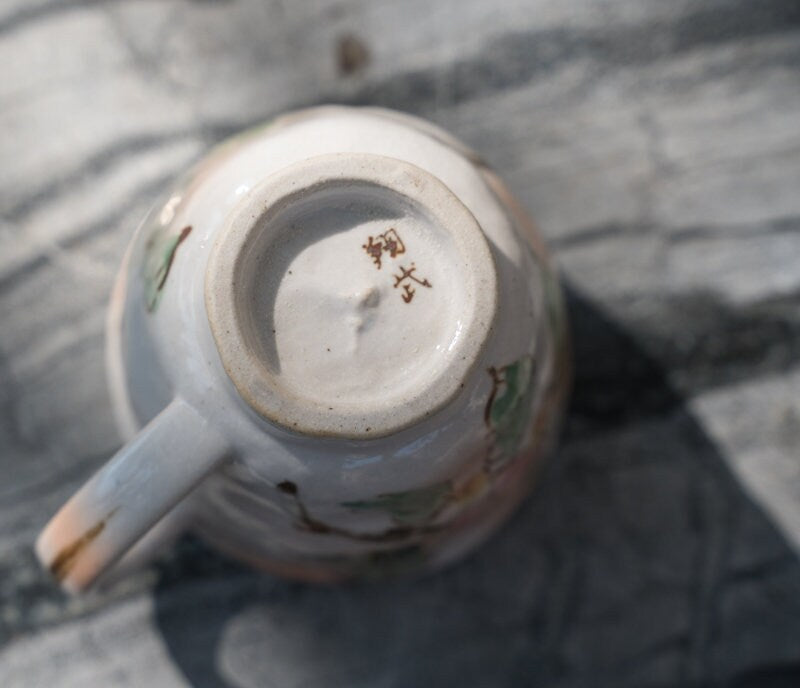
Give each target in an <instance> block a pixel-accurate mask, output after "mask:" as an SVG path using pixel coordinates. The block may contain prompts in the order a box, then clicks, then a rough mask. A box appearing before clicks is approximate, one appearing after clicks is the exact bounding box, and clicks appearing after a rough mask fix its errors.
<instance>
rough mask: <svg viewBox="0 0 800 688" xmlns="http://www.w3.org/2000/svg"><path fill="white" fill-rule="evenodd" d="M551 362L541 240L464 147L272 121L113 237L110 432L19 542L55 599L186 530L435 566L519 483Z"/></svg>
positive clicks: (373, 116) (376, 572)
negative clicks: (123, 249)
mask: <svg viewBox="0 0 800 688" xmlns="http://www.w3.org/2000/svg"><path fill="white" fill-rule="evenodd" d="M566 360H567V342H566V325H565V322H564V313H563V306H562V302H561V295H560V290H559V287H558V284H557V281H556V278H555V276H554V273H553V269H552V267H551V266H550V264H549V262H548V259H547V256H546V255H545V252H544V249H543V247H542V244H541V241H540V240H539V239H538V237H537V236H536V232H535V229H534V228H533V225H532V223H531V222H530V220H529V219H528V218H527V216H526V215H525V214H524V212H523V211H521V210H520V208H519V205H518V204H517V203H516V202H515V201H514V200H513V199H512V197H511V196H510V194H509V193H508V191H507V189H506V188H505V186H504V185H503V184H502V182H501V181H500V180H499V178H498V177H497V176H496V175H495V174H494V173H493V172H491V171H490V170H489V169H488V168H487V167H486V166H485V165H483V164H482V163H481V162H480V161H479V160H478V158H477V157H476V156H475V155H474V154H473V153H472V152H470V151H469V150H468V149H466V148H464V147H463V146H462V145H461V144H459V143H457V142H456V141H454V140H453V139H452V138H450V137H449V136H448V135H447V134H445V133H444V132H442V131H441V130H439V129H437V128H435V127H433V126H432V125H430V124H428V123H425V122H423V121H421V120H418V119H415V118H411V117H408V116H405V115H401V114H399V113H393V112H389V111H385V110H377V109H354V108H342V107H325V108H315V109H312V110H305V111H301V112H297V113H292V114H289V115H286V116H284V117H281V118H279V119H277V120H275V121H273V122H271V123H268V124H266V125H264V126H263V127H260V128H257V129H254V130H251V131H249V132H246V133H245V134H242V135H240V136H239V137H237V138H235V139H232V140H231V141H229V142H227V143H226V144H224V145H223V146H221V147H218V148H217V149H215V150H214V151H212V152H211V153H210V154H209V155H208V156H207V157H206V158H205V159H204V160H202V161H201V162H200V163H199V164H198V165H197V166H196V167H195V168H194V169H193V170H191V171H190V172H189V173H188V174H187V175H186V176H185V177H184V178H183V179H182V180H180V181H179V182H178V183H177V184H176V185H175V187H174V188H173V189H172V190H170V192H169V193H168V194H166V195H165V198H164V200H163V201H162V202H160V203H159V204H158V205H157V206H156V207H155V208H154V210H153V211H152V212H151V213H150V215H149V216H148V217H147V218H146V219H145V221H144V223H143V225H142V226H141V227H140V229H139V231H138V232H137V234H136V236H135V237H134V239H133V241H132V243H131V246H130V247H129V250H128V253H127V255H126V258H125V261H124V264H123V267H122V270H121V271H120V276H119V279H118V283H117V286H116V289H115V293H114V296H113V298H112V304H111V309H110V313H109V326H108V368H109V377H110V381H111V392H112V398H113V400H114V407H115V412H116V414H117V417H118V420H119V425H120V428H121V431H122V433H123V435H124V436H125V437H126V439H128V440H129V443H128V444H127V445H126V446H125V447H123V448H122V449H121V450H120V452H119V453H118V454H117V455H115V456H114V457H113V458H112V459H111V460H110V462H109V463H108V464H107V465H106V467H104V468H103V469H101V471H100V472H99V473H98V474H97V475H96V476H94V477H93V478H92V479H91V480H90V481H89V482H88V483H87V484H86V485H85V486H84V487H83V488H81V490H80V491H79V492H78V493H77V494H76V495H75V496H74V497H73V498H72V500H70V502H68V503H67V505H65V507H64V508H63V509H62V511H61V512H59V514H57V515H56V516H55V517H54V519H53V521H51V523H50V524H49V525H48V526H47V528H46V529H45V531H43V533H42V535H41V536H40V539H39V541H38V543H37V552H38V554H39V556H40V558H41V560H42V561H43V563H44V564H45V565H46V566H48V567H49V568H50V569H51V570H52V571H53V573H54V574H55V575H56V576H57V577H58V578H59V579H60V580H61V581H62V583H63V584H64V586H65V587H67V588H68V589H71V590H81V589H83V588H85V587H87V586H88V585H90V584H91V583H92V582H93V581H94V580H95V579H96V578H97V577H98V576H99V575H100V574H101V573H103V572H104V571H106V570H111V569H113V568H114V565H115V564H117V563H118V562H119V561H120V559H122V560H123V561H126V560H127V561H139V560H141V559H142V557H143V555H144V554H148V553H149V552H150V551H152V550H153V549H154V548H155V547H156V546H157V545H159V544H163V542H164V541H165V540H166V539H167V535H168V534H169V535H174V534H175V533H178V532H181V531H182V530H186V529H190V530H194V531H196V532H197V533H199V534H200V535H201V536H202V537H204V538H206V539H207V540H209V541H210V542H211V543H213V544H214V545H216V546H218V547H219V548H221V549H223V550H225V551H226V552H228V553H230V554H232V555H234V556H237V557H239V558H241V559H244V560H246V561H249V562H252V563H253V564H256V565H258V566H261V567H263V568H266V569H268V570H271V571H274V572H277V573H281V574H284V575H289V576H294V577H300V578H305V579H308V580H339V579H344V578H349V577H365V576H366V577H372V576H382V575H391V574H397V573H409V572H423V571H426V570H430V569H433V568H435V567H438V566H441V565H443V564H445V563H447V562H449V561H452V560H454V559H455V558H457V557H458V556H461V555H462V554H464V553H465V552H467V551H468V550H469V549H471V548H472V547H474V546H476V545H477V544H478V543H479V542H481V541H482V540H483V539H484V538H485V537H486V536H487V535H488V534H489V533H490V532H491V531H492V530H494V529H495V528H496V527H497V526H498V525H499V524H500V523H501V522H502V521H503V519H505V518H506V517H507V515H508V514H509V513H510V512H511V511H512V510H513V508H514V507H515V506H516V505H517V504H518V502H519V501H520V500H521V499H522V498H523V497H524V495H525V494H526V493H527V492H528V491H529V490H530V488H531V486H532V484H533V481H532V477H533V475H534V474H535V472H536V470H537V468H538V467H539V465H540V463H541V459H542V457H543V455H544V454H545V453H546V451H547V450H548V449H549V448H550V447H551V445H552V441H553V438H554V436H555V432H556V429H557V426H558V420H559V416H560V413H561V410H562V406H563V401H564V396H565V389H566V385H567V378H568V372H567V363H566ZM117 568H119V566H117Z"/></svg>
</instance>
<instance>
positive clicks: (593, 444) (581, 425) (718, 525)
mask: <svg viewBox="0 0 800 688" xmlns="http://www.w3.org/2000/svg"><path fill="white" fill-rule="evenodd" d="M567 301H568V308H569V316H570V322H571V327H572V330H573V341H574V363H575V382H574V389H573V394H572V398H571V403H570V407H569V411H568V416H567V422H566V427H565V431H564V436H563V438H562V442H561V447H560V450H559V452H558V453H557V455H556V456H555V457H553V459H552V460H551V461H550V463H549V464H548V467H547V469H546V470H545V471H544V473H543V474H542V476H541V480H540V483H539V485H538V487H537V488H536V490H535V492H534V494H533V495H532V496H531V498H529V499H528V500H527V501H526V502H525V503H524V504H523V506H522V508H521V509H520V510H519V511H518V512H517V514H516V515H515V516H514V518H513V519H512V520H511V522H510V523H509V524H508V525H507V526H505V527H504V528H503V529H502V530H501V532H500V533H499V534H497V535H496V536H495V537H494V538H493V539H492V540H491V541H490V542H489V543H488V544H486V545H485V546H483V547H482V548H481V549H480V550H479V551H478V552H476V553H475V554H473V555H472V556H471V557H470V558H468V559H467V560H466V561H464V562H462V563H460V564H458V565H456V566H454V567H452V568H450V569H448V570H446V571H444V572H442V573H440V574H437V575H434V576H430V577H428V578H425V579H422V580H418V581H412V582H393V583H386V584H358V585H347V586H343V587H315V586H309V585H305V584H299V583H290V582H284V581H280V580H277V579H275V578H272V577H268V576H265V575H262V574H259V573H256V572H253V571H251V570H249V569H245V568H244V567H241V566H240V565H238V564H236V563H234V562H231V561H229V560H226V559H224V558H222V557H221V556H219V555H217V554H215V553H213V552H211V551H210V550H208V549H207V548H205V547H204V546H203V545H202V544H201V543H199V542H197V541H194V540H191V539H185V540H184V541H183V542H182V543H181V544H180V545H179V547H178V553H177V554H176V556H175V557H173V558H172V559H171V560H170V561H169V562H167V563H163V564H162V565H161V566H160V578H159V583H158V585H157V588H156V592H155V622H156V625H157V627H158V629H159V631H160V632H161V634H162V636H163V640H164V644H165V647H166V649H167V651H168V652H169V655H170V656H171V658H172V660H173V661H174V663H175V665H176V667H177V668H178V669H179V670H180V671H181V672H182V673H183V675H184V677H185V678H186V680H187V681H188V682H189V684H191V685H193V686H196V687H197V688H217V687H225V688H227V687H228V686H245V685H253V686H255V685H259V686H267V685H276V686H293V687H294V686H297V687H298V688H299V687H301V686H302V687H303V688H312V687H314V688H316V687H320V688H322V687H323V686H324V687H326V688H327V687H330V686H348V687H349V688H355V687H360V686H398V687H400V686H454V685H458V686H460V688H465V687H471V686H493V687H502V686H525V685H541V686H550V685H558V686H573V685H574V686H586V685H590V686H606V685H608V686H637V687H639V686H672V685H675V686H677V685H707V684H708V683H711V682H714V683H722V684H723V685H731V686H782V685H786V686H788V685H800V666H798V665H797V664H792V662H791V661H787V662H785V663H783V664H781V663H777V664H775V665H771V666H769V667H763V666H762V667H760V668H759V669H757V670H751V669H748V667H752V666H753V662H751V663H748V658H749V657H763V656H770V653H771V654H772V656H776V657H780V656H781V652H782V648H790V647H791V646H792V640H791V637H794V638H795V639H796V638H797V637H800V605H799V604H798V602H797V600H798V599H800V562H798V560H797V558H796V557H795V556H794V555H793V553H792V552H791V550H790V549H789V547H788V546H787V544H786V543H785V542H784V540H783V539H782V537H781V536H780V535H778V533H777V532H776V531H775V529H774V527H773V526H772V525H771V524H770V523H769V522H768V521H767V519H766V518H765V517H764V516H763V514H762V513H761V511H760V509H759V508H758V507H757V506H755V505H754V504H753V503H752V502H751V500H750V499H749V498H748V497H747V496H746V495H745V494H744V492H743V491H742V489H741V487H740V486H739V485H738V483H737V482H736V480H735V479H734V478H733V477H732V475H731V474H730V472H729V469H728V468H727V466H726V463H725V461H724V459H723V458H722V456H721V455H720V454H719V451H718V450H717V449H716V448H715V446H714V444H713V443H712V442H711V441H710V440H709V438H708V437H707V436H706V435H705V434H704V432H703V430H702V428H701V427H700V426H699V424H698V423H697V421H696V420H695V419H694V418H693V417H692V415H691V414H690V413H689V412H688V411H687V409H686V408H685V404H684V402H683V400H682V399H681V398H680V396H679V395H678V394H677V393H676V392H675V391H674V390H673V389H672V388H671V387H670V385H669V384H668V382H667V380H666V378H665V376H664V374H663V372H662V371H661V370H660V369H659V367H658V366H657V365H656V364H655V363H654V362H653V361H652V360H651V359H650V358H649V357H648V356H647V355H646V354H645V353H644V352H643V351H642V350H641V349H640V348H639V347H638V346H637V344H636V343H635V342H634V341H633V339H632V338H631V337H630V336H628V335H627V334H626V333H625V332H623V331H622V330H621V329H620V328H619V327H618V326H617V325H615V324H614V323H613V322H612V321H611V320H610V319H609V318H608V317H606V316H605V315H604V314H603V313H602V312H601V311H600V310H599V309H598V308H597V307H595V306H593V305H592V304H591V303H590V302H589V301H588V300H587V299H586V298H584V297H583V296H581V295H580V294H578V293H577V292H576V291H575V290H572V289H569V288H568V289H567ZM764 595H767V596H769V595H773V597H774V599H772V600H766V601H765V600H764V599H761V598H759V596H761V597H762V598H763V596H764ZM753 596H756V598H758V599H755V600H754V599H753ZM787 604H789V606H790V607H792V605H793V607H792V609H791V610H787V609H786V605H787ZM790 611H791V614H790V613H789V612H790ZM767 648H769V650H768V649H767ZM759 653H760V654H759ZM783 654H784V655H786V656H790V655H792V653H791V652H790V651H789V650H788V649H787V650H786V651H785V652H783ZM795 654H796V653H795ZM792 661H796V660H792ZM737 667H741V670H738V669H737ZM712 679H713V681H712Z"/></svg>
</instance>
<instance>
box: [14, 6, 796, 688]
mask: <svg viewBox="0 0 800 688" xmlns="http://www.w3.org/2000/svg"><path fill="white" fill-rule="evenodd" d="M0 64H2V65H3V78H2V80H0V103H2V107H0V130H2V132H3V135H2V136H0V175H2V176H0V182H2V183H0V215H1V220H2V223H1V224H0V323H1V325H0V410H1V411H2V413H0V476H2V481H0V683H1V684H2V685H3V686H4V688H17V687H23V686H24V687H26V688H27V687H29V686H46V687H48V688H49V687H50V686H86V685H102V686H124V685H131V686H142V685H147V686H152V687H153V688H156V687H161V686H170V687H171V686H188V685H193V686H200V687H211V686H237V687H239V686H241V687H245V686H293V687H295V686H296V687H298V688H300V687H303V688H309V687H311V686H351V687H361V686H370V687H373V686H374V687H380V688H383V687H386V688H390V687H398V688H401V687H405V686H448V685H460V686H498V687H501V686H529V685H536V686H548V687H549V686H556V687H564V688H567V687H570V688H572V687H582V686H591V687H602V686H613V687H615V688H616V687H627V686H630V687H631V688H642V687H653V688H655V687H661V686H665V687H666V686H705V685H719V686H735V687H740V686H752V687H758V688H761V687H767V688H769V687H770V686H797V685H800V642H798V639H800V561H799V560H798V558H797V554H796V552H797V551H798V550H797V548H798V546H800V459H798V455H799V454H800V452H799V451H798V447H800V401H798V399H800V373H799V372H798V368H797V361H798V353H800V299H798V296H800V192H798V189H800V69H799V68H800V5H798V3H797V2H796V0H761V1H760V2H757V3H755V2H746V1H745V0H697V1H694V2H689V1H688V0H680V1H674V2H660V1H658V0H603V1H600V2H591V3H590V2H585V0H526V1H524V2H523V1H521V0H507V1H506V2H503V3H501V4H500V5H498V4H497V3H493V2H479V1H477V0H458V1H457V2H456V1H455V0H445V1H442V2H437V3H431V2H429V1H428V0H425V1H423V0H408V1H405V2H402V3H401V2H392V1H391V0H373V1H371V2H366V1H363V2H359V1H357V0H349V1H345V2H319V3H299V2H298V3H289V2H280V1H279V0H273V1H272V2H259V1H257V0H252V1H249V2H246V1H245V0H229V1H227V2H222V1H219V2H203V1H200V0H195V1H190V0H171V1H167V2H164V1H156V0H117V1H112V0H106V1H102V0H60V1H54V0H49V1H42V0H6V2H4V3H3V5H2V7H0ZM330 101H334V102H345V103H355V104H378V105H384V106H388V107H395V108H399V109H402V110H407V111H410V112H414V113H417V114H420V115H422V116H425V117H428V118H430V119H431V120H433V121H435V122H438V123H439V124H441V125H442V126H444V127H445V128H447V129H449V130H451V131H452V132H453V133H454V134H455V135H457V136H458V137H460V138H462V139H464V140H465V141H466V142H468V143H469V144H471V145H472V146H474V147H475V148H476V149H478V150H479V151H480V152H481V154H482V155H483V156H484V157H485V158H486V159H488V160H489V161H490V162H491V163H492V164H493V165H494V166H495V167H496V168H497V169H498V171H499V172H500V173H501V174H502V175H503V176H504V177H506V178H507V179H508V180H509V181H510V182H511V185H512V186H513V188H514V190H515V191H516V192H517V193H518V195H519V196H520V197H521V199H522V200H523V202H524V203H525V205H527V206H528V207H529V208H530V209H531V210H532V212H533V213H534V214H535V216H536V217H537V218H538V219H539V221H540V224H541V226H542V229H543V231H544V234H545V235H546V237H547V238H548V240H549V241H550V243H551V245H552V247H553V249H554V252H555V254H556V255H557V257H558V259H559V260H560V262H561V264H562V266H563V268H564V275H565V281H566V282H567V283H568V285H569V291H570V307H571V313H572V318H573V325H574V329H575V338H576V367H577V374H576V385H575V394H574V398H573V402H572V406H571V409H570V415H569V419H568V423H567V427H566V431H565V438H564V442H563V446H562V450H561V451H560V453H559V456H558V457H557V460H556V461H554V462H553V463H552V466H551V468H550V470H549V471H547V473H546V475H545V476H544V478H543V480H542V483H541V484H540V487H539V488H538V490H537V492H536V494H535V495H534V497H533V498H532V499H530V500H529V501H528V502H527V503H526V505H525V506H524V508H523V509H522V510H521V511H520V512H519V513H518V514H517V516H516V517H515V518H514V520H513V522H512V523H511V524H510V525H509V526H508V527H507V528H505V529H504V531H503V532H502V533H501V534H500V536H499V537H497V538H496V539H495V540H493V541H492V542H491V543H490V544H489V545H488V546H487V547H485V548H484V549H483V550H481V551H480V552H479V553H478V554H476V555H475V556H473V557H472V558H470V559H469V560H468V561H467V562H465V563H463V564H461V565H459V566H457V567H455V568H453V569H451V570H449V571H447V572H445V573H443V574H441V575H438V576H434V577H432V578H429V579H427V580H423V581H418V582H411V583H395V584H390V585H387V586H347V587H342V588H332V589H331V588H314V587H309V586H305V585H299V584H291V583H286V582H282V581H278V580H275V579H272V578H269V577H267V576H263V575H259V574H256V573H253V572H251V571H249V570H247V569H244V568H242V567H240V566H239V565H237V564H235V563H232V562H229V561H227V560H225V559H223V558H221V557H219V556H217V555H216V554H214V553H212V552H210V551H208V550H207V549H206V548H204V547H203V546H202V545H201V544H200V543H197V542H194V541H191V540H185V541H183V542H182V543H181V544H180V545H179V547H178V548H177V549H176V550H175V551H174V552H173V553H172V554H170V555H169V556H168V557H167V558H165V559H164V560H162V561H161V562H160V563H159V564H158V565H157V566H155V567H153V568H151V569H150V570H148V571H145V572H142V573H141V574H139V575H137V576H134V577H133V578H130V579H127V580H125V581H123V582H121V583H119V584H118V585H116V586H115V587H114V588H113V589H110V590H107V591H105V592H102V593H95V594H93V595H90V596H88V597H86V598H82V599H79V600H68V599H66V598H64V597H63V596H62V595H61V594H60V593H59V592H58V591H57V590H55V588H54V587H53V586H52V585H51V583H50V582H49V581H48V580H47V579H46V577H45V576H44V575H43V574H41V573H40V572H39V570H38V568H37V567H36V565H35V563H34V561H33V558H32V554H31V549H30V547H31V543H32V541H33V538H34V536H35V534H36V532H37V531H38V529H39V528H40V527H41V526H42V525H43V524H44V522H45V521H46V519H47V518H48V517H49V516H50V515H51V514H52V513H53V512H54V511H55V509H56V508H57V507H58V505H59V504H60V503H61V502H62V501H63V500H64V499H65V498H66V497H67V496H68V495H69V494H70V493H71V492H72V491H73V490H74V489H75V488H76V487H77V486H78V485H79V484H80V483H81V482H82V481H83V480H84V479H85V478H86V477H87V476H88V475H89V474H90V472H91V471H92V470H93V469H94V468H96V467H97V466H98V465H100V463H101V462H102V461H103V460H104V459H105V458H106V457H107V455H108V454H109V453H110V452H111V451H113V450H114V448H115V446H116V445H117V442H118V440H117V436H116V433H115V430H114V428H113V425H112V422H111V416H110V412H109V407H108V396H107V393H106V390H105V382H104V371H103V359H102V347H103V317H104V313H103V310H104V306H105V302H106V299H107V295H108V292H109V289H110V286H111V281H112V278H113V274H114V272H115V270H116V266H117V264H118V261H119V259H120V257H121V253H122V250H123V248H124V246H125V244H126V243H127V241H128V239H129V237H130V235H131V232H132V231H133V229H134V227H135V225H136V223H137V221H138V220H139V219H140V218H141V216H142V215H143V213H144V212H145V210H146V208H147V206H148V205H149V204H150V203H151V202H152V201H153V199H154V196H155V195H156V193H157V191H158V190H159V189H160V188H161V187H162V185H163V184H164V183H165V182H166V181H167V180H169V179H170V178H172V177H173V176H174V175H175V174H176V173H177V172H179V171H180V170H182V169H183V168H184V167H185V166H186V165H187V164H189V163H190V162H191V161H193V160H195V159H196V158H197V157H198V156H199V155H201V153H202V151H203V150H204V149H205V148H206V147H207V146H208V145H210V144H212V143H214V142H216V141H218V140H220V139H221V138H223V137H224V136H226V135H228V134H230V133H233V132H235V131H237V130H239V129H240V128H242V127H245V126H247V125H250V124H253V123H256V122H258V121H260V120H262V119H264V118H267V117H269V116H271V115H273V114H276V113H278V112H281V111H283V110H286V109H289V108H294V107H298V106H303V105H310V104H314V103H319V102H330Z"/></svg>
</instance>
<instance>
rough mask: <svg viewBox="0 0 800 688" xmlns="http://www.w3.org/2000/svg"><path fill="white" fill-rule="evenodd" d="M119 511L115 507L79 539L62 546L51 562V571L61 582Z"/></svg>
mask: <svg viewBox="0 0 800 688" xmlns="http://www.w3.org/2000/svg"><path fill="white" fill-rule="evenodd" d="M116 512H117V509H114V510H113V511H112V512H111V513H109V514H108V516H106V517H105V518H104V519H103V520H102V521H99V522H98V523H95V524H94V525H93V526H92V527H91V528H89V530H87V531H86V532H85V533H84V534H83V535H81V536H80V537H79V538H78V539H77V540H73V541H72V542H71V543H70V544H68V545H67V546H66V547H62V548H61V550H60V551H59V552H58V554H57V555H56V556H55V557H54V558H53V561H51V562H50V566H49V568H50V573H52V574H53V576H54V577H55V579H56V580H57V581H59V582H61V581H63V580H64V579H65V578H66V577H67V575H68V574H69V572H70V571H71V570H72V569H73V568H74V566H75V564H76V563H77V561H78V559H79V558H80V556H81V554H82V553H83V552H84V551H85V550H86V548H87V547H88V546H89V545H91V544H92V542H94V541H95V540H96V539H97V536H98V535H100V533H102V532H103V530H105V527H106V524H107V523H108V521H109V519H110V518H111V517H112V516H113V515H114V514H115V513H116Z"/></svg>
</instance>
